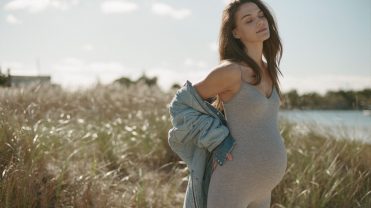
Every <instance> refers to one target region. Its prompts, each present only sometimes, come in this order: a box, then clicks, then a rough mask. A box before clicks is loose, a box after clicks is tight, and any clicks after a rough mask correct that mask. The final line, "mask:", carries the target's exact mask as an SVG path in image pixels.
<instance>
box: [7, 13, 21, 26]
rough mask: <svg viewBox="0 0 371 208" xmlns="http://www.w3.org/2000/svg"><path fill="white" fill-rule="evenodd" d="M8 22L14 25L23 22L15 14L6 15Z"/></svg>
mask: <svg viewBox="0 0 371 208" xmlns="http://www.w3.org/2000/svg"><path fill="white" fill-rule="evenodd" d="M6 22H7V23H9V24H12V25H15V24H20V23H22V22H21V21H20V20H19V19H18V18H16V17H15V16H14V15H12V14H9V15H7V16H6Z"/></svg>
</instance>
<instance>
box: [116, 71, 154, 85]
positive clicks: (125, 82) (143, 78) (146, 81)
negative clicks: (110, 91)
mask: <svg viewBox="0 0 371 208" xmlns="http://www.w3.org/2000/svg"><path fill="white" fill-rule="evenodd" d="M139 82H143V83H144V84H146V85H148V86H154V85H157V77H153V78H149V77H147V76H146V75H145V74H143V75H142V76H141V77H139V78H138V79H137V80H131V79H130V78H127V77H121V78H119V79H116V80H115V81H114V83H119V84H122V85H125V86H130V85H132V84H136V83H139Z"/></svg>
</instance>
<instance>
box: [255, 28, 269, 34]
mask: <svg viewBox="0 0 371 208" xmlns="http://www.w3.org/2000/svg"><path fill="white" fill-rule="evenodd" d="M266 30H267V28H262V29H260V30H258V32H256V33H260V32H264V31H266Z"/></svg>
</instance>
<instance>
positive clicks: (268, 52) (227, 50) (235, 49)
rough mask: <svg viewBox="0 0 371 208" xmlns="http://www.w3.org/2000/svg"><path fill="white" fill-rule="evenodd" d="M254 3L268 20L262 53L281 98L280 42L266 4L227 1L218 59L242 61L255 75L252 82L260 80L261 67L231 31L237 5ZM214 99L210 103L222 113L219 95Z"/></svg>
mask: <svg viewBox="0 0 371 208" xmlns="http://www.w3.org/2000/svg"><path fill="white" fill-rule="evenodd" d="M248 2H251V3H254V4H256V5H257V6H258V7H259V9H260V10H262V12H263V13H264V15H265V17H266V18H267V20H268V25H269V31H270V37H269V39H267V40H265V41H264V42H263V55H264V58H265V59H266V61H267V65H268V72H269V75H270V76H271V78H272V82H273V85H274V86H275V87H276V89H277V92H278V94H279V97H280V98H281V97H282V95H281V90H280V87H279V80H278V73H277V72H279V73H280V74H281V75H282V73H281V71H280V70H279V68H278V66H279V64H280V61H281V57H282V44H281V40H280V37H279V35H278V30H277V25H276V22H275V20H274V18H273V16H272V14H271V12H270V11H269V10H268V8H267V6H266V5H264V3H263V2H262V1H260V0H234V1H232V2H231V3H229V4H228V5H227V6H226V7H225V9H224V10H223V15H222V25H221V28H220V34H219V60H220V61H223V60H229V61H233V62H242V63H245V64H247V65H248V66H250V67H251V68H252V70H253V71H254V73H255V75H256V80H255V82H254V83H253V84H254V85H257V84H259V83H260V81H261V78H262V77H261V69H260V67H259V65H258V64H257V63H256V62H255V61H254V60H253V59H252V58H251V57H249V56H248V55H247V54H246V53H245V51H244V48H245V46H244V44H243V43H242V42H241V40H239V39H235V38H234V36H233V34H232V31H233V29H235V27H236V21H235V15H236V13H237V11H238V9H239V7H240V6H241V5H242V4H244V3H248ZM215 98H216V99H215V101H214V102H213V103H212V105H213V106H214V107H216V108H217V109H218V110H220V111H222V112H223V113H224V109H223V105H222V100H221V99H220V97H219V95H216V97H215Z"/></svg>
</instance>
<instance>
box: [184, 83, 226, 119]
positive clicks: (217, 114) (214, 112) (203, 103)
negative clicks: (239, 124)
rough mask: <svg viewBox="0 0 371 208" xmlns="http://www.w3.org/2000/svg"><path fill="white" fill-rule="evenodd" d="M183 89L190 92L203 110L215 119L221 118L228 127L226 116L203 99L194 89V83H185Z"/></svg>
mask: <svg viewBox="0 0 371 208" xmlns="http://www.w3.org/2000/svg"><path fill="white" fill-rule="evenodd" d="M183 87H185V88H186V90H187V91H189V92H190V93H191V94H192V95H193V97H194V98H196V101H197V102H198V103H199V104H200V105H201V106H202V108H203V109H205V110H208V112H209V113H211V114H212V115H213V116H214V117H217V118H219V119H220V120H221V121H222V122H223V124H224V125H226V119H225V116H224V114H223V113H221V112H220V111H219V110H218V109H216V108H215V107H214V106H212V105H211V104H210V103H208V102H207V101H205V100H204V99H202V98H201V96H200V95H199V94H198V92H197V90H196V88H194V87H193V85H192V83H191V82H190V81H189V80H187V81H186V82H185V84H184V85H183Z"/></svg>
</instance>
